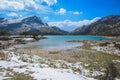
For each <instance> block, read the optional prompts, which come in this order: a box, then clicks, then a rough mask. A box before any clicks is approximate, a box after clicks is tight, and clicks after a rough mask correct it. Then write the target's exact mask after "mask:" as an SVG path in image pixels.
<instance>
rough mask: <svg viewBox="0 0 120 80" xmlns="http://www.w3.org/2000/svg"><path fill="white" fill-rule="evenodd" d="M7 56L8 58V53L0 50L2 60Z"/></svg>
mask: <svg viewBox="0 0 120 80" xmlns="http://www.w3.org/2000/svg"><path fill="white" fill-rule="evenodd" d="M7 58H8V55H7V54H5V53H4V52H2V51H0V60H6V59H7Z"/></svg>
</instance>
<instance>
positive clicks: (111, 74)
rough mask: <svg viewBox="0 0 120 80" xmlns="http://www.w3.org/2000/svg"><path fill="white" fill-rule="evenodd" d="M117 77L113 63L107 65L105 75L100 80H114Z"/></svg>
mask: <svg viewBox="0 0 120 80" xmlns="http://www.w3.org/2000/svg"><path fill="white" fill-rule="evenodd" d="M117 75H118V71H117V68H116V67H115V65H114V63H112V62H111V63H109V64H108V67H107V68H106V71H105V75H104V76H103V77H102V78H101V79H100V80H115V78H116V77H117Z"/></svg>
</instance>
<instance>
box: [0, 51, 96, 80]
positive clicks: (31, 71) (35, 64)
mask: <svg viewBox="0 0 120 80" xmlns="http://www.w3.org/2000/svg"><path fill="white" fill-rule="evenodd" d="M4 52H6V54H8V55H9V60H6V61H5V60H0V69H11V70H13V71H14V72H18V73H24V74H28V75H30V76H31V77H33V78H34V79H36V80H95V79H93V78H89V77H86V76H83V75H80V74H77V73H74V72H73V71H72V69H73V68H79V69H81V70H82V73H84V74H86V75H87V74H89V71H88V70H85V69H84V68H83V67H82V66H81V63H75V64H72V63H68V62H66V61H62V60H57V61H52V60H51V61H49V60H48V59H42V58H40V57H38V56H36V55H34V56H31V55H27V54H18V53H14V52H11V51H4ZM24 60H25V62H24ZM42 61H44V63H42ZM51 63H53V64H54V65H56V66H57V67H58V68H51V67H50V66H49V64H51ZM63 65H67V66H68V65H69V66H70V67H69V69H62V68H61V66H63ZM0 72H1V71H0ZM2 74H4V75H1V76H0V79H4V78H7V77H5V74H6V72H3V73H2Z"/></svg>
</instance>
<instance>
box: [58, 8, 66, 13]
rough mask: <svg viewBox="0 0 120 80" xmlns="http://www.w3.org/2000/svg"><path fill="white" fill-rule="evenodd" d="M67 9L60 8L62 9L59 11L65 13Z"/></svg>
mask: <svg viewBox="0 0 120 80" xmlns="http://www.w3.org/2000/svg"><path fill="white" fill-rule="evenodd" d="M66 12H67V11H66V9H64V8H60V10H59V11H58V13H59V14H65V13H66Z"/></svg>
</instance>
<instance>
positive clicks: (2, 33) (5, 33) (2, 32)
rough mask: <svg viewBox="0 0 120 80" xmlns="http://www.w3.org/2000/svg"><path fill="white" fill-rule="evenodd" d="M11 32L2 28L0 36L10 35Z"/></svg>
mask: <svg viewBox="0 0 120 80" xmlns="http://www.w3.org/2000/svg"><path fill="white" fill-rule="evenodd" d="M10 35H11V34H10V33H9V32H8V31H6V30H0V36H10Z"/></svg>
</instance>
